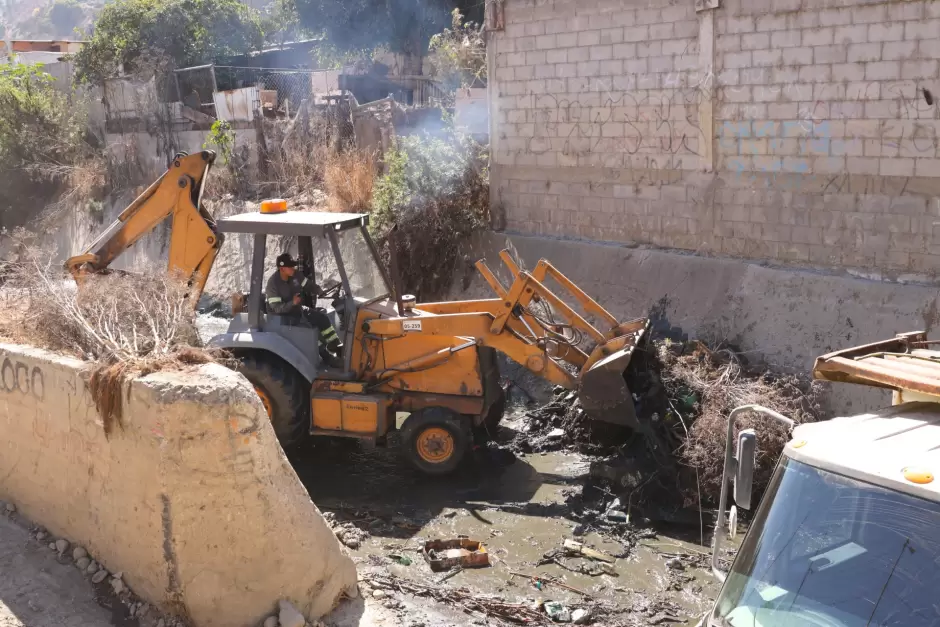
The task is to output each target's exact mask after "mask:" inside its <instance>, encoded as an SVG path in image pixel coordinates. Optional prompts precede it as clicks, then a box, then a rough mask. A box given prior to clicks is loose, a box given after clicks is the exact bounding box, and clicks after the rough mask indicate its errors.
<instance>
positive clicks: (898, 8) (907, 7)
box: [888, 0, 935, 22]
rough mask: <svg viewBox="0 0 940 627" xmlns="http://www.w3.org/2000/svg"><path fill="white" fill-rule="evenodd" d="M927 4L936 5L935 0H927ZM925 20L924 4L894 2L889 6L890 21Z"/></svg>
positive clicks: (917, 0)
mask: <svg viewBox="0 0 940 627" xmlns="http://www.w3.org/2000/svg"><path fill="white" fill-rule="evenodd" d="M927 4H935V1H934V0H927ZM922 19H924V2H922V1H919V0H915V1H913V2H910V1H909V2H893V3H890V4H888V21H889V22H902V21H904V20H922Z"/></svg>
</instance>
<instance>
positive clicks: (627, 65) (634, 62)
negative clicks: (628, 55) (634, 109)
mask: <svg viewBox="0 0 940 627" xmlns="http://www.w3.org/2000/svg"><path fill="white" fill-rule="evenodd" d="M623 71H624V72H627V73H628V74H638V75H644V74H646V73H647V72H649V59H627V60H625V61H624V62H623ZM615 78H616V77H615ZM631 78H632V79H633V80H632V89H636V79H635V77H631Z"/></svg>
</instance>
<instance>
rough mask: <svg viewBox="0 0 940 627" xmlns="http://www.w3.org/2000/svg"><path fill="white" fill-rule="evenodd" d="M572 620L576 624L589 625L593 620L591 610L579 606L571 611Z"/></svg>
mask: <svg viewBox="0 0 940 627" xmlns="http://www.w3.org/2000/svg"><path fill="white" fill-rule="evenodd" d="M571 622H572V623H574V624H575V625H587V624H588V623H590V622H591V610H586V609H584V608H578V609H576V610H575V611H573V612H571Z"/></svg>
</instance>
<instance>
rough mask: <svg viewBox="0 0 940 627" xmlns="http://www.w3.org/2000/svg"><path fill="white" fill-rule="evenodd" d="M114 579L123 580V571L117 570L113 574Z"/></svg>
mask: <svg viewBox="0 0 940 627" xmlns="http://www.w3.org/2000/svg"><path fill="white" fill-rule="evenodd" d="M114 578H115V579H124V571H123V570H119V571H117V572H116V573H114Z"/></svg>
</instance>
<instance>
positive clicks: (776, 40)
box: [742, 29, 803, 48]
mask: <svg viewBox="0 0 940 627" xmlns="http://www.w3.org/2000/svg"><path fill="white" fill-rule="evenodd" d="M770 41H771V45H772V46H773V47H774V48H795V47H797V46H799V45H800V44H801V43H802V41H803V35H802V32H801V31H799V30H796V29H794V30H779V31H775V32H774V33H772V34H771V37H770ZM742 45H743V37H742Z"/></svg>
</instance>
